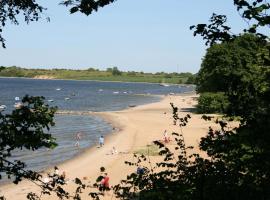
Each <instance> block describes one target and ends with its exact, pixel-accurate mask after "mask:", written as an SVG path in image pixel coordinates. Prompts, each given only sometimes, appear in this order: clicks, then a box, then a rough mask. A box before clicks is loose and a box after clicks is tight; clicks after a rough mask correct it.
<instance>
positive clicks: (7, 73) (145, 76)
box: [0, 66, 196, 84]
mask: <svg viewBox="0 0 270 200" xmlns="http://www.w3.org/2000/svg"><path fill="white" fill-rule="evenodd" d="M1 76H2V77H25V78H47V79H71V80H98V81H122V82H148V83H171V84H194V83H195V76H196V75H195V74H192V73H189V72H187V73H176V72H174V73H165V72H157V73H144V72H135V71H128V72H124V71H120V70H119V69H118V68H117V67H112V68H107V69H106V70H99V69H95V68H92V67H90V68H88V69H86V70H78V69H76V70H72V69H26V68H21V67H16V66H12V67H5V66H1V67H0V77H1Z"/></svg>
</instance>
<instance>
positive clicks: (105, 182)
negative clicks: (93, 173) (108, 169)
mask: <svg viewBox="0 0 270 200" xmlns="http://www.w3.org/2000/svg"><path fill="white" fill-rule="evenodd" d="M109 180H110V178H109V176H108V174H107V173H105V174H104V177H103V179H102V180H101V182H100V190H101V191H102V192H105V191H108V190H110V184H109Z"/></svg>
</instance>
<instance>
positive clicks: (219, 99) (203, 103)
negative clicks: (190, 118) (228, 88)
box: [197, 92, 229, 113]
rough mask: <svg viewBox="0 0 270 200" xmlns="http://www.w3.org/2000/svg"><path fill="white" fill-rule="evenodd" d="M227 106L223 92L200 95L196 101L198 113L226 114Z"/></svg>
mask: <svg viewBox="0 0 270 200" xmlns="http://www.w3.org/2000/svg"><path fill="white" fill-rule="evenodd" d="M228 106H229V101H228V97H227V96H226V95H225V94H224V93H223V92H217V93H211V92H205V93H201V94H200V97H199V99H198V105H197V112H198V113H226V110H227V108H228Z"/></svg>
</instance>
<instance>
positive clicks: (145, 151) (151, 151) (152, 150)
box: [134, 144, 159, 156]
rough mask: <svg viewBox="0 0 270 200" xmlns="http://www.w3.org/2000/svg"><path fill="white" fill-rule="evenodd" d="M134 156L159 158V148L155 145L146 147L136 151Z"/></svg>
mask: <svg viewBox="0 0 270 200" xmlns="http://www.w3.org/2000/svg"><path fill="white" fill-rule="evenodd" d="M134 153H135V154H140V155H145V156H146V155H149V156H159V148H158V146H157V145H154V144H152V145H147V146H146V147H145V148H142V149H138V150H136V151H134Z"/></svg>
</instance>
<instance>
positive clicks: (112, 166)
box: [0, 94, 215, 200]
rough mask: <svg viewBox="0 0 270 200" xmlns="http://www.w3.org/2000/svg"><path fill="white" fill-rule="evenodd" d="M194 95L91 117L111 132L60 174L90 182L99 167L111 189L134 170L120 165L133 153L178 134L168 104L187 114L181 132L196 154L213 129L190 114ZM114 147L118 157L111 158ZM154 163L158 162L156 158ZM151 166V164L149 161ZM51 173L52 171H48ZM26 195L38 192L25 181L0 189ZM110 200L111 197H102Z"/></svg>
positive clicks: (62, 167) (3, 192)
mask: <svg viewBox="0 0 270 200" xmlns="http://www.w3.org/2000/svg"><path fill="white" fill-rule="evenodd" d="M197 97H198V96H197V95H195V94H180V95H172V96H164V98H162V100H161V101H160V102H157V103H151V104H147V105H142V106H138V107H134V108H129V109H127V110H123V111H116V112H100V113H94V114H95V115H98V116H101V117H103V118H104V119H105V120H107V121H108V122H109V123H111V124H112V125H113V126H114V127H115V131H114V132H113V133H112V134H110V135H109V136H108V137H106V138H105V145H104V146H103V147H101V148H97V147H92V148H90V149H88V150H86V151H85V152H83V153H82V154H81V155H79V156H77V157H75V158H74V159H71V160H69V161H66V162H65V163H62V164H60V165H59V166H58V167H59V169H60V171H62V170H63V171H65V172H66V174H67V178H68V179H70V180H73V179H74V178H75V177H78V178H81V179H83V178H84V179H86V182H88V181H91V182H92V183H93V181H94V180H95V179H96V178H97V177H98V175H99V174H100V167H102V166H103V167H105V168H106V171H107V172H108V175H109V177H110V184H111V185H114V184H117V183H119V181H120V180H121V179H124V178H125V177H126V175H127V174H129V173H131V172H134V170H135V168H134V167H130V166H128V165H126V164H124V162H125V161H134V158H133V153H134V152H135V151H138V150H140V149H145V148H146V146H147V145H151V144H152V142H153V141H154V140H162V139H163V132H164V130H165V129H166V130H167V131H168V134H170V133H171V132H172V131H175V132H178V133H181V130H180V128H179V126H175V125H173V118H172V109H171V106H170V103H171V102H172V103H174V105H176V106H178V107H179V108H180V116H181V117H183V116H185V115H186V114H188V113H190V114H191V117H192V118H191V119H190V122H189V123H188V125H187V126H186V127H183V128H182V134H183V135H184V138H185V142H186V145H192V146H194V147H195V148H194V149H193V151H195V152H197V153H200V150H199V148H198V143H199V140H200V138H201V137H203V136H205V135H206V133H207V130H208V127H209V126H215V125H214V124H213V122H206V121H204V120H202V119H201V115H197V114H194V113H192V111H193V110H194V106H195V105H196V103H197V101H196V99H197ZM113 147H115V148H116V149H117V151H118V154H115V155H111V153H110V152H111V150H112V149H113ZM156 157H157V160H158V159H160V157H159V156H156ZM152 162H155V158H153V160H152ZM48 171H52V170H48ZM66 188H67V190H68V191H69V192H70V193H72V192H73V191H75V187H74V184H70V183H69V184H68V185H67V186H66ZM30 191H34V192H37V191H39V188H38V187H37V186H35V185H34V184H33V183H31V182H29V181H22V182H21V183H20V184H19V185H14V184H9V185H4V186H1V188H0V192H1V193H0V195H4V196H5V197H6V198H7V199H8V200H11V199H12V200H13V199H20V200H23V199H26V194H27V193H28V192H30ZM87 194H88V192H86V193H85V194H83V195H82V197H84V198H82V199H91V198H90V197H89V196H88V195H87ZM106 198H108V199H111V198H112V197H111V196H110V197H106ZM44 199H50V200H53V199H57V197H55V196H47V197H46V196H45V198H44Z"/></svg>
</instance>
